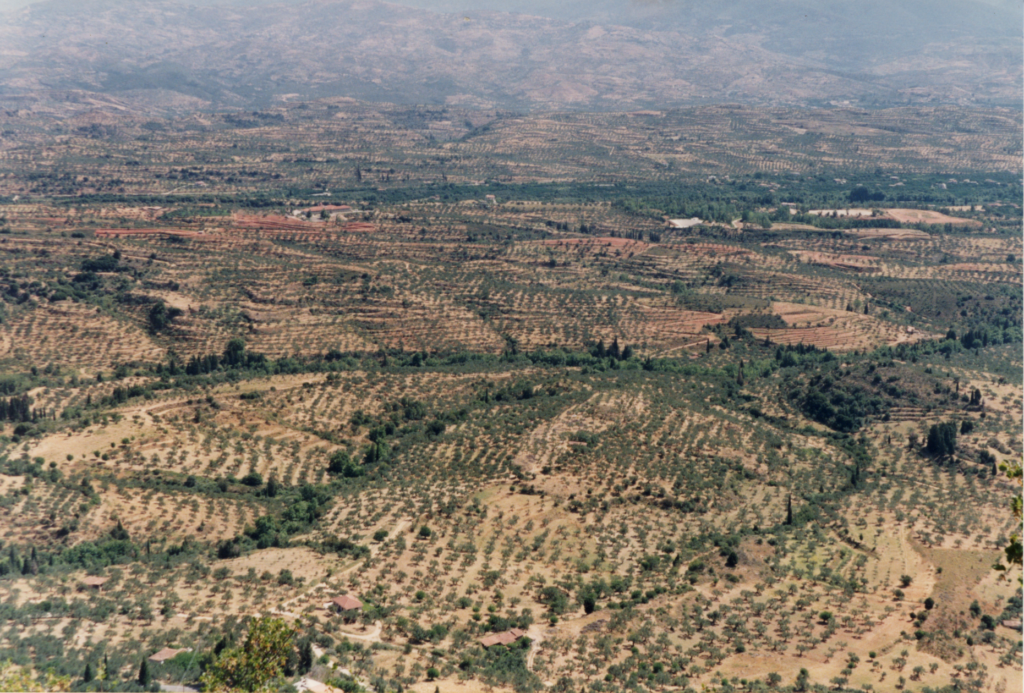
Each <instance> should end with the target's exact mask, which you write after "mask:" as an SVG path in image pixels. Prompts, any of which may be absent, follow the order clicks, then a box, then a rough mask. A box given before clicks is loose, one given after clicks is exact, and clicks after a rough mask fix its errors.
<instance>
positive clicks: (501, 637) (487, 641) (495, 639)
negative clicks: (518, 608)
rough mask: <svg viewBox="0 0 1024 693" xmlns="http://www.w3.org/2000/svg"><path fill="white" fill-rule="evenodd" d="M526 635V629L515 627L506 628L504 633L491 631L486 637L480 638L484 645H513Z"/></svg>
mask: <svg viewBox="0 0 1024 693" xmlns="http://www.w3.org/2000/svg"><path fill="white" fill-rule="evenodd" d="M524 635H526V631H525V630H519V629H518V628H513V629H512V630H506V631H505V632H504V633H491V634H490V635H488V636H486V637H483V638H480V644H481V645H483V646H484V647H492V646H494V645H511V644H512V643H514V642H515V641H516V640H518V639H519V638H521V637H523V636H524Z"/></svg>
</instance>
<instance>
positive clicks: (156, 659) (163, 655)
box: [149, 647, 188, 664]
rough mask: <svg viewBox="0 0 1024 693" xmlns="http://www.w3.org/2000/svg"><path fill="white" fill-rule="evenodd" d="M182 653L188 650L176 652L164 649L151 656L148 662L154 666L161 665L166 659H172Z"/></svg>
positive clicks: (171, 649)
mask: <svg viewBox="0 0 1024 693" xmlns="http://www.w3.org/2000/svg"><path fill="white" fill-rule="evenodd" d="M182 652H188V650H176V649H174V648H173V647H165V648H164V649H162V650H160V651H159V652H157V653H155V654H153V655H151V656H150V657H149V661H151V662H153V663H154V664H163V663H164V662H166V661H167V660H168V659H174V658H175V657H177V656H178V655H179V654H181V653H182Z"/></svg>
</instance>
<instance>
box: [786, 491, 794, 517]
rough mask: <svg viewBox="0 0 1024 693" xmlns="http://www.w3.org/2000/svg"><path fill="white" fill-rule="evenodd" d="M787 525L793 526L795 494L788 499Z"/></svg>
mask: <svg viewBox="0 0 1024 693" xmlns="http://www.w3.org/2000/svg"><path fill="white" fill-rule="evenodd" d="M786 524H787V525H791V524H793V494H792V493H791V494H789V496H788V497H787V498H786Z"/></svg>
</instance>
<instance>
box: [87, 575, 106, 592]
mask: <svg viewBox="0 0 1024 693" xmlns="http://www.w3.org/2000/svg"><path fill="white" fill-rule="evenodd" d="M109 579H110V578H105V577H98V576H96V575H89V576H87V577H85V578H83V579H82V587H84V588H86V589H91V590H96V591H97V592H99V591H100V590H101V589H102V588H103V585H105V584H106V583H107V580H109Z"/></svg>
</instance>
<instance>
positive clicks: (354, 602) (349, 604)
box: [331, 594, 363, 611]
mask: <svg viewBox="0 0 1024 693" xmlns="http://www.w3.org/2000/svg"><path fill="white" fill-rule="evenodd" d="M331 602H332V603H333V604H337V605H338V608H339V609H341V610H342V611H354V610H356V609H362V608H363V603H362V602H361V601H359V600H358V599H356V598H355V597H350V596H348V595H347V594H343V595H342V596H340V597H335V598H334V599H332V600H331Z"/></svg>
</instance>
